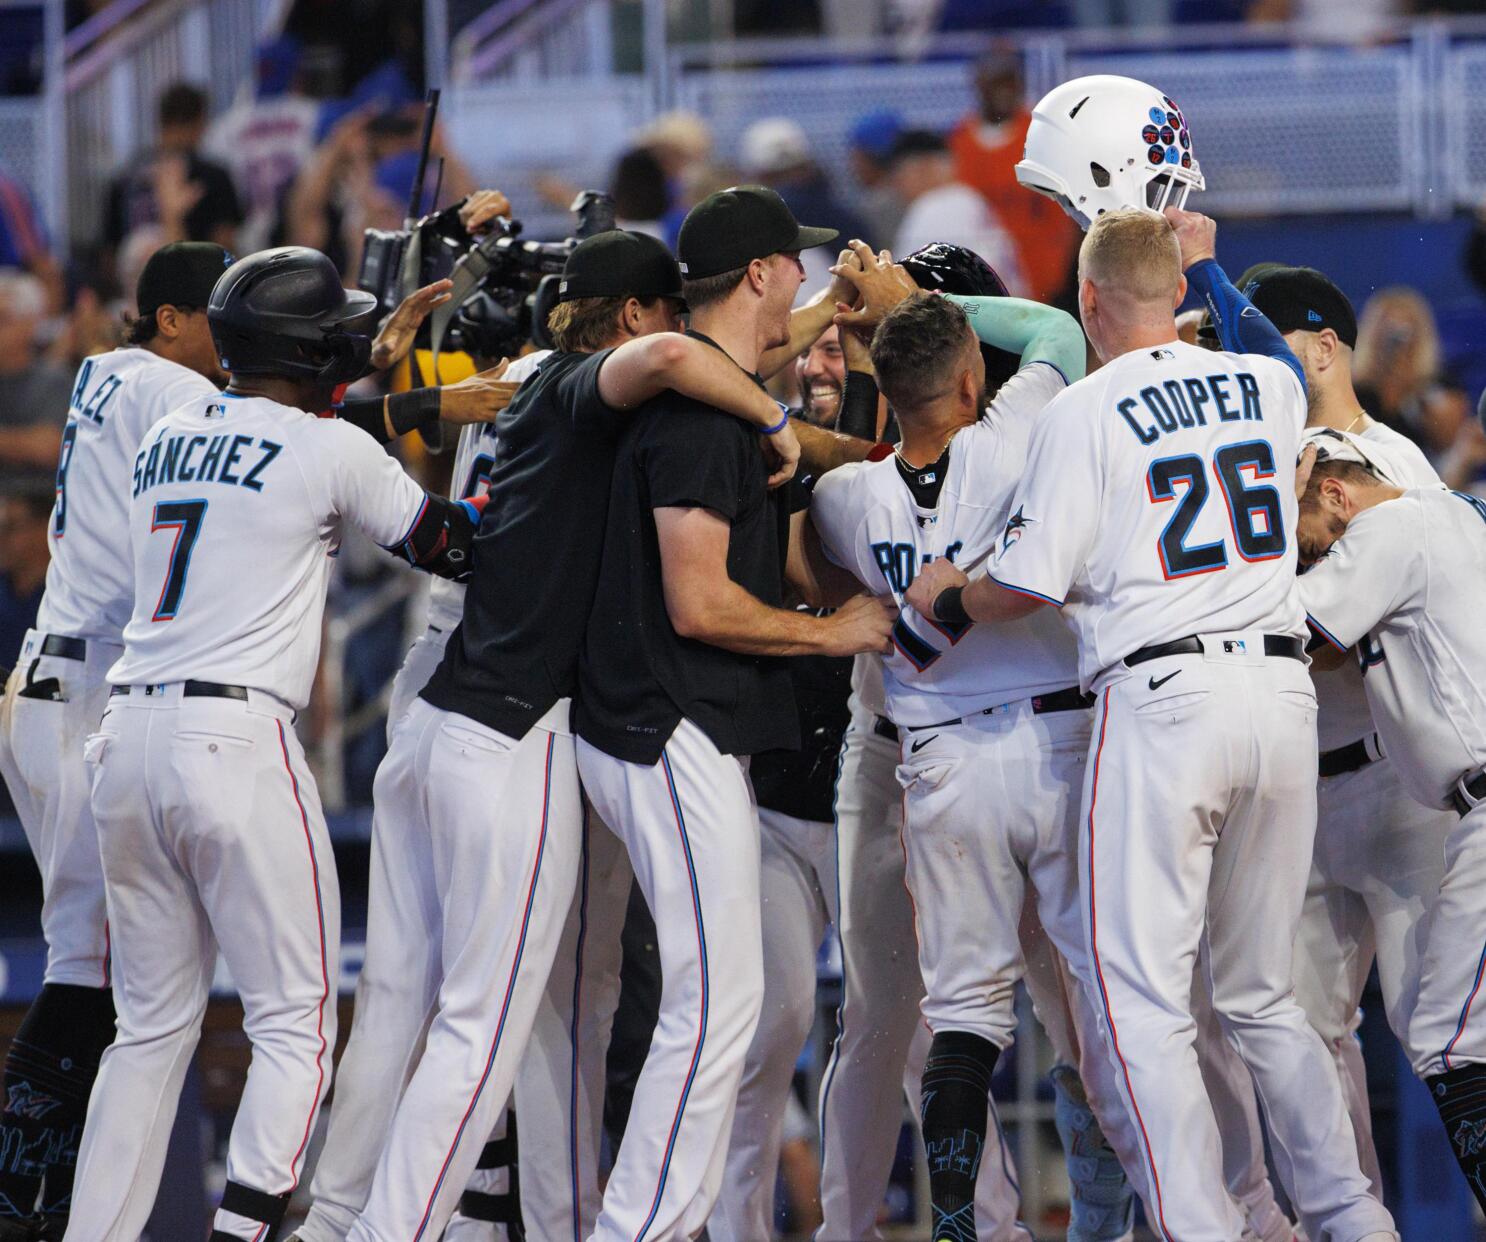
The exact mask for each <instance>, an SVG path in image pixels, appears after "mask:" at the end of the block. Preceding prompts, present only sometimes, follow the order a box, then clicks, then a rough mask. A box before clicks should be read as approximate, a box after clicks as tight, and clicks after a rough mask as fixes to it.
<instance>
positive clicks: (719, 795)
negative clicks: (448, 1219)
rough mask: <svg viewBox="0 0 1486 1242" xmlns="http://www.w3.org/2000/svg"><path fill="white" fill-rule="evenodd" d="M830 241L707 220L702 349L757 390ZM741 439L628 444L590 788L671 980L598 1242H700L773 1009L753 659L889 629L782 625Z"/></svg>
mask: <svg viewBox="0 0 1486 1242" xmlns="http://www.w3.org/2000/svg"><path fill="white" fill-rule="evenodd" d="M834 236H835V234H834V232H833V231H832V230H829V229H812V228H805V227H802V226H800V225H799V224H798V223H797V222H796V220H795V219H794V217H793V216H792V215H791V214H790V212H789V209H788V208H787V207H786V206H785V205H784V202H783V200H782V199H780V198H779V196H778V195H777V194H776V193H774V192H773V191H772V190H766V189H764V188H763V187H754V186H739V187H735V188H733V189H730V190H724V191H721V192H719V193H716V194H713V195H711V196H709V197H708V198H706V199H704V200H703V201H702V202H701V203H700V204H698V205H697V206H696V207H694V208H693V209H692V210H691V212H690V213H689V214H688V216H687V218H686V221H685V222H684V224H683V226H682V230H681V237H680V257H681V261H682V264H683V270H684V272H685V274H686V286H685V290H686V298H687V302H688V303H689V305H690V307H691V311H692V329H693V332H694V333H696V334H698V335H699V336H700V338H701V339H702V340H703V341H704V342H706V343H708V344H709V345H713V346H714V347H715V348H716V349H717V350H718V352H719V353H720V354H723V356H725V357H729V358H731V359H732V361H733V362H734V363H736V364H737V366H738V367H739V369H740V373H742V374H744V375H747V374H748V373H749V372H751V371H752V370H753V369H754V368H755V367H756V366H757V365H758V360H759V357H760V354H761V353H762V352H763V351H764V350H765V349H767V348H770V347H772V346H775V345H777V344H780V343H781V342H783V340H784V339H785V337H786V336H787V327H788V316H789V308H790V305H791V303H792V302H793V301H794V297H795V294H796V292H797V291H798V290H799V287H800V284H801V281H802V280H803V278H804V276H803V268H802V267H801V265H800V263H799V251H800V250H801V249H803V248H805V247H808V246H815V245H822V244H824V243H825V242H828V241H830V240H831V239H832V238H833V237H834ZM743 430H744V429H743V428H741V427H740V426H738V425H737V424H736V422H735V421H733V420H730V419H727V418H725V417H722V416H720V415H718V414H717V413H716V412H715V411H712V410H708V409H706V408H705V407H702V406H699V405H697V404H696V403H693V402H688V401H685V400H683V399H680V398H677V397H662V398H660V399H659V400H657V401H654V402H652V403H650V405H649V406H648V407H647V408H646V409H645V410H644V411H643V412H642V414H641V415H640V416H639V417H637V418H636V419H635V420H634V421H633V422H632V423H631V425H630V427H629V428H628V430H627V432H626V435H625V437H624V439H623V440H622V441H621V444H620V448H619V453H618V457H617V461H616V465H615V470H614V480H613V486H612V490H611V497H610V520H609V524H608V527H607V530H606V532H605V547H604V552H603V556H602V560H601V566H600V572H599V588H598V591H597V594H596V596H595V601H594V608H593V613H592V615H591V617H590V619H589V626H588V631H587V636H586V639H585V643H584V649H583V657H582V663H581V666H580V687H581V693H580V696H579V699H578V710H577V712H576V715H575V725H576V727H577V730H578V734H579V756H578V761H579V767H580V770H581V771H582V774H583V783H584V788H585V790H586V791H587V792H588V795H589V797H590V798H591V799H592V801H593V804H594V808H595V810H597V811H598V813H599V815H600V816H601V817H602V818H603V820H604V822H605V823H606V824H608V825H609V826H610V827H612V828H613V829H614V831H615V832H616V833H617V834H618V835H619V836H620V837H621V839H623V841H624V843H625V846H626V848H627V849H628V852H629V855H630V860H631V863H632V865H633V866H634V871H635V878H636V881H637V882H638V884H639V886H640V888H641V890H642V891H643V892H644V894H645V897H646V900H647V902H648V903H649V905H650V907H651V910H652V911H653V913H654V915H655V925H656V932H657V935H658V937H659V948H660V956H661V965H662V969H663V972H664V978H665V985H664V992H663V994H662V998H661V1007H660V1015H659V1021H658V1024H657V1027H656V1032H655V1037H654V1039H653V1041H652V1043H651V1047H650V1053H649V1056H648V1058H647V1060H646V1063H645V1068H644V1070H643V1071H642V1073H641V1076H640V1081H639V1084H638V1087H637V1089H636V1091H635V1096H634V1101H633V1105H632V1109H631V1114H630V1120H629V1124H628V1127H627V1129H626V1133H625V1141H624V1143H623V1145H622V1146H621V1148H620V1151H619V1157H618V1160H617V1162H616V1164H615V1167H614V1171H613V1174H612V1175H611V1177H610V1179H609V1184H608V1187H607V1189H606V1190H605V1194H604V1203H603V1207H602V1209H601V1211H600V1213H599V1218H598V1223H597V1226H596V1228H595V1230H594V1234H593V1237H594V1238H595V1239H603V1240H605V1242H612V1240H617V1239H620V1238H623V1239H626V1242H628V1240H631V1239H641V1240H644V1242H649V1240H651V1239H673V1238H681V1237H689V1236H693V1235H695V1234H696V1233H698V1232H699V1231H700V1230H701V1228H702V1227H703V1225H704V1224H705V1223H706V1219H707V1216H708V1215H709V1213H710V1211H711V1208H712V1204H713V1201H714V1200H715V1198H716V1195H717V1191H718V1185H719V1181H720V1178H721V1176H722V1171H723V1160H724V1157H725V1154H726V1147H727V1137H728V1133H729V1130H730V1126H731V1120H732V1111H733V1104H734V1098H735V1095H736V1092H737V1087H738V1081H739V1077H740V1075H741V1073H742V1070H743V1063H744V1057H745V1054H746V1052H747V1048H748V1044H749V1040H750V1039H751V1037H752V1034H753V1030H754V1026H755V1024H756V1022H757V1020H758V1012H759V1005H760V1001H761V996H762V989H763V980H762V973H763V965H762V960H761V950H760V926H759V921H760V913H759V910H760V907H759V837H758V832H759V830H758V820H757V814H756V811H755V808H754V804H753V798H752V793H751V790H750V787H749V784H748V777H747V769H746V766H745V760H743V759H741V758H739V756H747V755H749V754H752V753H754V752H756V751H760V750H768V749H776V748H781V747H785V748H788V747H794V746H797V745H798V740H797V736H796V725H795V718H794V713H793V704H792V702H791V694H790V687H789V680H788V673H787V671H786V670H785V669H784V668H783V667H782V665H781V664H780V663H779V662H778V661H777V660H772V659H761V658H760V657H768V656H779V655H791V654H809V653H818V654H826V655H851V654H854V653H855V652H857V651H861V650H868V649H880V648H881V647H882V646H883V645H885V641H886V636H887V631H888V627H889V620H888V612H887V610H886V609H885V608H884V607H883V605H881V604H880V603H879V602H877V601H873V600H869V599H859V600H856V601H853V602H852V603H848V604H847V605H846V606H845V607H843V608H841V609H840V610H838V611H837V612H836V613H834V614H833V615H832V616H829V617H824V618H821V617H815V616H811V615H809V614H806V613H798V612H793V611H790V610H787V609H784V608H782V607H780V602H781V597H782V590H783V581H782V579H783V568H784V551H785V546H784V545H785V538H786V536H787V517H788V514H787V509H786V506H785V504H784V503H782V501H783V499H784V497H783V495H782V494H776V497H775V498H773V499H771V498H770V497H769V495H768V494H767V492H766V490H765V483H766V474H767V471H766V469H765V466H764V463H763V461H762V460H761V459H760V458H759V455H758V451H757V448H756V446H755V445H754V444H753V442H752V440H751V437H748V436H746V435H743V434H741V433H742V431H743ZM714 982H715V984H716V986H714Z"/></svg>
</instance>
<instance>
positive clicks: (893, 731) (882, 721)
mask: <svg viewBox="0 0 1486 1242" xmlns="http://www.w3.org/2000/svg"><path fill="white" fill-rule="evenodd" d="M872 732H873V733H875V734H877V736H878V737H885V738H887V740H888V741H890V742H896V741H897V740H898V726H897V725H895V724H894V723H893V722H892V721H891V720H889V719H888V718H887V717H886V716H878V717H876V718H875V719H874V720H873V721H872Z"/></svg>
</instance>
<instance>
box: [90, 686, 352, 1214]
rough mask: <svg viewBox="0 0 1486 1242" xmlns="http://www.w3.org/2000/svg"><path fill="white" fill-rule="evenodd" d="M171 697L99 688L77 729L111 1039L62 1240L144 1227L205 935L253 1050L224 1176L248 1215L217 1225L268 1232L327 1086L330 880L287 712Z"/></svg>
mask: <svg viewBox="0 0 1486 1242" xmlns="http://www.w3.org/2000/svg"><path fill="white" fill-rule="evenodd" d="M181 691H182V686H181V684H180V683H176V684H174V685H166V686H149V687H145V686H136V687H134V688H133V689H132V691H130V692H128V693H126V694H122V695H116V696H114V697H111V698H110V700H109V706H108V709H107V711H106V712H105V713H104V716H103V719H102V723H101V724H100V725H99V727H98V732H97V733H96V734H94V735H93V736H92V737H91V738H89V739H88V743H87V751H86V753H87V757H88V760H89V762H90V763H91V764H93V765H94V768H95V775H94V779H93V790H92V806H93V814H94V818H95V819H96V821H97V824H98V836H99V842H100V845H101V853H102V860H103V874H104V879H105V881H106V884H107V893H108V918H109V924H110V927H111V928H112V955H113V991H114V1003H115V1006H116V1007H117V1010H118V1038H117V1039H116V1040H115V1041H114V1044H113V1046H112V1047H111V1048H109V1050H108V1051H107V1052H106V1053H105V1054H104V1056H103V1063H102V1067H101V1069H100V1070H99V1074H98V1081H97V1083H96V1084H95V1086H94V1089H93V1095H92V1099H91V1101H90V1104H89V1108H88V1121H87V1126H86V1128H85V1130H84V1134H83V1146H82V1151H81V1153H80V1155H79V1158H78V1169H77V1183H76V1191H75V1195H74V1206H73V1211H72V1218H71V1222H70V1224H69V1226H68V1230H67V1236H68V1238H69V1239H71V1240H72V1242H135V1240H136V1239H137V1238H138V1237H139V1235H140V1231H141V1230H142V1229H143V1228H144V1225H145V1222H146V1220H147V1219H148V1217H149V1215H150V1210H151V1209H152V1208H153V1206H154V1203H155V1193H156V1190H157V1188H158V1186H159V1182H160V1174H161V1169H162V1167H163V1165H164V1161H165V1151H166V1144H167V1142H168V1140H169V1137H170V1130H171V1125H172V1123H173V1121H174V1119H175V1112H176V1106H177V1102H178V1099H179V1095H180V1089H181V1082H182V1080H183V1078H184V1076H185V1073H186V1069H187V1067H188V1065H189V1064H190V1061H191V1057H192V1054H193V1053H194V1052H195V1049H196V1044H197V1042H198V1040H199V1039H200V1035H201V1019H202V1016H203V1014H204V1013H205V1012H206V1004H207V998H208V993H209V989H210V986H211V980H212V974H213V970H214V968H215V965H216V959H217V953H218V950H219V949H220V951H221V954H222V957H223V959H224V960H225V962H226V966H227V970H228V973H229V974H230V976H231V978H232V982H233V985H234V986H235V987H236V989H237V992H238V995H239V996H240V997H241V999H242V1004H243V1009H244V1018H243V1028H244V1031H245V1032H246V1034H247V1036H248V1039H249V1040H250V1041H251V1043H252V1046H253V1060H252V1064H251V1066H250V1067H249V1069H248V1076H247V1082H246V1084H245V1086H244V1087H243V1093H242V1098H241V1101H240V1103H239V1105H238V1110H237V1116H236V1119H235V1120H234V1122H233V1126H232V1137H231V1140H230V1142H229V1144H228V1149H227V1179H228V1188H229V1193H232V1192H233V1187H238V1188H240V1191H241V1192H245V1193H246V1194H247V1196H248V1201H247V1205H246V1206H247V1208H248V1209H250V1210H251V1211H254V1212H256V1213H257V1214H256V1215H252V1214H249V1213H248V1211H246V1210H245V1211H229V1210H219V1211H218V1212H217V1214H216V1229H217V1230H220V1231H221V1232H223V1233H225V1234H226V1235H228V1236H230V1237H235V1238H244V1239H259V1238H261V1237H263V1236H264V1234H265V1233H267V1232H269V1231H270V1230H269V1229H268V1228H266V1224H265V1218H266V1217H268V1216H271V1215H272V1204H273V1203H274V1202H275V1201H277V1202H278V1203H279V1210H280V1211H281V1210H282V1204H283V1203H284V1202H287V1197H288V1195H289V1194H290V1193H291V1192H292V1191H293V1190H294V1188H295V1186H296V1185H297V1184H298V1182H299V1178H300V1174H301V1172H302V1169H303V1160H304V1154H305V1148H306V1147H307V1146H308V1144H309V1139H310V1134H311V1132H312V1131H313V1129H314V1124H315V1118H316V1115H317V1114H318V1112H319V1109H320V1103H321V1101H322V1100H323V1099H324V1096H325V1092H326V1089H327V1088H328V1086H329V1085H330V1074H331V1049H332V1048H333V1047H334V1044H335V1023H336V1009H335V1004H336V1002H335V987H334V981H335V979H336V978H337V976H338V973H339V956H340V890H339V887H338V884H337V880H336V871H335V859H334V856H333V855H332V853H331V850H330V840H329V836H328V834H327V832H326V830H325V818H324V814H323V813H322V811H321V808H320V801H319V797H318V795H317V794H316V791H315V783H314V779H313V777H312V776H311V775H310V771H309V767H308V765H307V764H306V762H305V757H304V752H303V750H302V749H301V747H300V745H299V739H298V738H297V737H296V736H295V733H294V729H293V720H294V713H293V712H292V711H291V710H290V709H289V708H288V707H287V706H285V705H284V704H282V703H280V702H279V701H278V700H276V699H274V698H273V697H271V696H269V695H265V694H259V693H258V692H256V691H251V690H250V691H248V699H247V701H246V702H242V701H238V700H235V699H228V698H210V697H191V698H186V697H183V696H182V693H181ZM237 1201H238V1202H242V1194H241V1193H239V1197H238V1200H237Z"/></svg>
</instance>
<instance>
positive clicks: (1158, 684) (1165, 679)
mask: <svg viewBox="0 0 1486 1242" xmlns="http://www.w3.org/2000/svg"><path fill="white" fill-rule="evenodd" d="M1181 671H1182V670H1181V669H1177V670H1176V673H1180V672H1181ZM1176 673H1167V674H1166V676H1165V677H1163V678H1161V680H1160V681H1157V680H1156V679H1155V678H1154V677H1152V678H1151V679H1150V680H1149V681H1148V682H1146V685H1148V686H1149V687H1150V688H1151V689H1152V690H1159V689H1160V688H1161V687H1162V686H1164V685H1165V684H1166V683H1167V682H1168V681H1170V680H1171V679H1172V678H1173V677H1175V676H1176Z"/></svg>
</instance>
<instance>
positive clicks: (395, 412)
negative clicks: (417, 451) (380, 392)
mask: <svg viewBox="0 0 1486 1242" xmlns="http://www.w3.org/2000/svg"><path fill="white" fill-rule="evenodd" d="M385 400H386V402H387V421H388V422H389V423H391V424H392V434H393V435H395V436H405V435H407V434H408V432H410V431H415V430H417V429H418V428H419V427H422V426H423V425H424V424H425V423H431V422H434V421H436V420H437V419H438V416H439V402H440V397H439V390H438V389H437V388H414V389H413V390H412V391H411V392H394V393H389V394H388V396H387V397H386V398H385Z"/></svg>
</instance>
